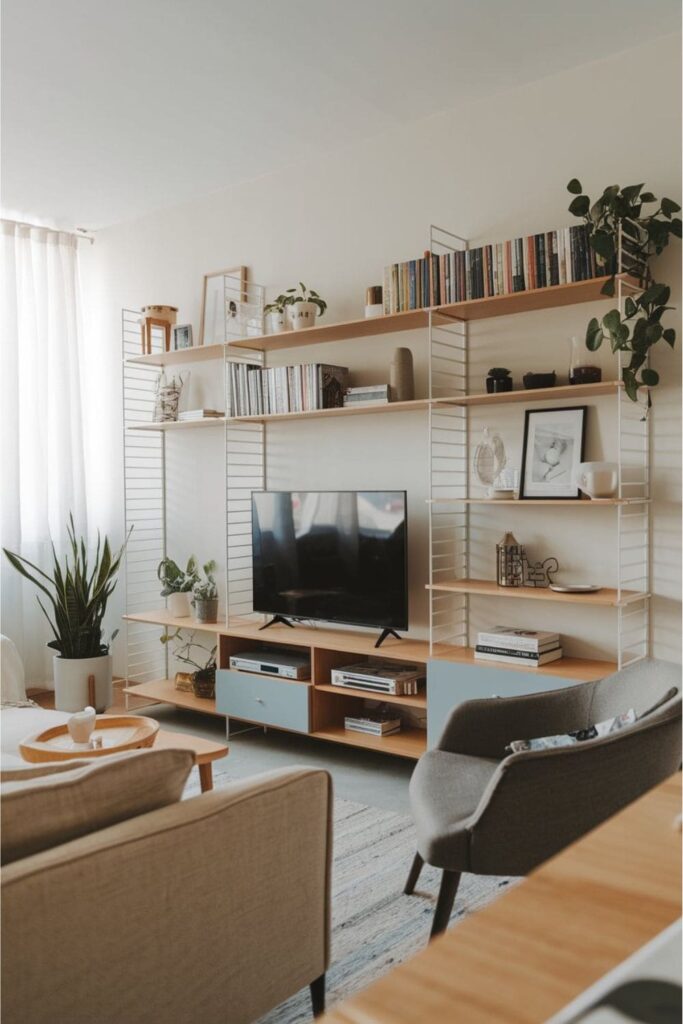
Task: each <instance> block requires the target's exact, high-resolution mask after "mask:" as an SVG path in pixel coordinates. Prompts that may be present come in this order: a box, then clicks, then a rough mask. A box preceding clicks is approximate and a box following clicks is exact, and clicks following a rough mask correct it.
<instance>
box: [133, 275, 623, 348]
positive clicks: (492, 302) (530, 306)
mask: <svg viewBox="0 0 683 1024" xmlns="http://www.w3.org/2000/svg"><path fill="white" fill-rule="evenodd" d="M606 280H607V278H605V277H596V278H592V279H591V280H590V281H575V282H572V283H571V284H560V285H552V286H550V287H548V288H536V289H534V290H531V291H525V292H515V293H514V294H512V295H496V296H492V297H490V298H487V299H469V300H467V301H465V302H456V303H453V304H450V305H446V306H436V307H432V308H431V310H430V309H429V308H425V309H411V310H407V311H405V312H403V313H390V314H387V315H384V316H378V317H371V318H368V319H365V318H363V319H362V320H347V321H344V322H342V323H327V324H320V325H319V326H315V327H308V328H305V329H304V330H299V331H285V332H283V333H282V334H262V335H259V336H258V337H254V338H239V339H235V340H233V341H229V342H227V343H226V344H218V345H197V346H195V347H193V348H189V349H180V350H178V351H177V352H153V353H152V354H151V355H139V356H133V357H132V358H129V359H128V360H127V362H129V363H141V364H143V365H152V366H171V365H175V364H182V363H190V362H199V361H204V360H206V359H221V358H222V357H223V355H224V349H225V348H226V347H227V348H228V350H230V349H232V348H238V349H241V350H244V349H247V350H252V351H257V352H275V351H278V350H280V349H291V348H301V347H304V346H308V345H317V344H319V343H321V342H327V341H350V340H351V339H354V338H356V339H361V338H369V337H374V336H377V335H380V334H393V333H396V332H399V331H412V330H416V329H418V328H420V327H425V326H426V325H427V323H428V320H429V314H430V312H431V313H432V315H433V316H434V317H437V318H438V317H442V318H443V319H444V320H452V319H457V320H484V319H487V318H489V317H497V316H510V315H512V314H514V313H528V312H533V311H535V310H539V309H552V308H553V307H558V306H568V305H574V304H575V303H579V302H595V301H598V300H605V296H603V295H601V294H600V290H601V288H602V286H603V284H604V283H605V281H606ZM622 280H624V281H625V283H626V284H629V285H630V284H632V283H633V284H634V285H635V282H631V281H630V279H628V278H626V276H625V275H624V276H623V277H622Z"/></svg>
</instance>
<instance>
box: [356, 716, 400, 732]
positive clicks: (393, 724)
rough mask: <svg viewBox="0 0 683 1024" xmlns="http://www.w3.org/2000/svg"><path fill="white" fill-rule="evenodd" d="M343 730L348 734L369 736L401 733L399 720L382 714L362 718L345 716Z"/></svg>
mask: <svg viewBox="0 0 683 1024" xmlns="http://www.w3.org/2000/svg"><path fill="white" fill-rule="evenodd" d="M344 728H345V729H347V730H348V732H364V733H367V734H368V735H369V736H391V735H392V733H395V732H400V731H401V719H400V718H396V717H394V718H390V717H389V716H388V715H385V714H382V713H380V714H372V715H368V716H363V717H361V716H351V715H347V716H346V718H345V719H344Z"/></svg>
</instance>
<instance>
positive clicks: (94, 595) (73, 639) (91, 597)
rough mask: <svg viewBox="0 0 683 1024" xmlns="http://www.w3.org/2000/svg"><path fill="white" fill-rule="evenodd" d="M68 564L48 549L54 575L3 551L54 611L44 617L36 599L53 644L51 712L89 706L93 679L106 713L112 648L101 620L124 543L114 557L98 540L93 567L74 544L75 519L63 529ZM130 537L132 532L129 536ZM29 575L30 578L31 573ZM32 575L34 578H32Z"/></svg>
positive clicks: (98, 704)
mask: <svg viewBox="0 0 683 1024" xmlns="http://www.w3.org/2000/svg"><path fill="white" fill-rule="evenodd" d="M67 534H68V538H69V545H70V548H71V559H69V555H67V556H66V557H65V559H64V564H63V565H60V563H59V560H58V558H57V554H56V552H55V549H54V545H53V546H52V556H53V566H52V575H48V574H47V573H45V572H43V570H42V569H39V568H38V566H37V565H34V564H33V563H32V562H29V561H28V559H27V558H24V557H22V556H21V555H16V554H13V553H12V552H11V551H8V550H7V548H3V550H4V552H5V555H6V556H7V558H8V559H9V561H10V563H11V564H12V565H13V566H14V568H15V569H16V570H17V572H18V573H21V575H22V576H24V577H25V578H26V579H27V580H29V581H30V582H31V583H33V584H34V585H35V586H36V587H38V589H39V590H42V592H43V593H44V594H45V595H46V597H47V598H48V600H49V602H50V604H51V605H52V610H51V613H50V612H48V610H47V609H46V607H45V605H44V604H43V602H42V601H41V599H40V597H39V596H38V595H36V598H37V601H38V604H39V605H40V607H41V609H42V611H43V614H44V615H45V618H46V619H47V621H48V622H49V623H50V627H51V629H52V632H53V633H54V640H51V641H50V642H49V643H48V647H51V648H53V650H55V651H56V652H57V653H56V654H55V656H54V658H53V665H54V682H55V709H56V710H57V711H71V712H74V711H82V710H83V708H84V707H86V705H87V704H88V703H89V700H90V698H89V692H88V680H89V677H90V676H94V679H95V709H96V710H97V711H104V710H105V708H107V707H109V705H110V704H111V702H112V689H111V681H112V658H111V654H110V653H109V648H110V645H111V642H112V641H113V640H114V638H115V636H116V634H117V633H118V630H117V629H116V630H114V632H113V633H112V635H111V637H110V638H109V640H105V639H104V638H103V636H102V620H103V618H104V613H105V611H106V610H107V601H108V600H109V598H110V596H111V594H112V592H113V590H114V587H115V586H116V580H117V574H118V571H119V566H120V564H121V559H122V557H123V553H124V551H125V548H126V543H127V541H128V538H126V541H125V542H124V543H123V544H122V546H121V548H120V549H119V551H118V552H117V553H116V554H112V551H111V547H110V545H109V541H108V539H107V538H106V537H105V538H104V544H102V543H101V542H100V535H99V533H98V535H97V549H96V551H95V558H94V561H93V563H92V565H91V564H89V562H88V555H87V551H86V547H85V541H84V540H83V538H79V539H77V538H76V530H75V527H74V520H73V516H72V515H70V516H69V524H68V526H67ZM128 536H129V537H130V531H129V533H128ZM29 569H31V570H33V572H29ZM34 573H35V574H36V575H34Z"/></svg>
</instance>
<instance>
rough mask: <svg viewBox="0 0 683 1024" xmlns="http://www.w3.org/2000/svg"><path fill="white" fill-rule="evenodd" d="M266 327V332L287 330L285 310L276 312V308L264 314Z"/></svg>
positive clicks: (275, 332) (280, 332)
mask: <svg viewBox="0 0 683 1024" xmlns="http://www.w3.org/2000/svg"><path fill="white" fill-rule="evenodd" d="M266 327H267V331H268V334H282V332H283V331H288V330H289V321H288V320H287V311H286V310H285V309H283V310H282V312H281V313H278V311H277V310H276V309H274V310H273V311H272V313H267V314H266Z"/></svg>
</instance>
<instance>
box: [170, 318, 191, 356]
mask: <svg viewBox="0 0 683 1024" xmlns="http://www.w3.org/2000/svg"><path fill="white" fill-rule="evenodd" d="M179 348H192V324H174V326H173V349H174V351H176V352H177V351H178V349H179Z"/></svg>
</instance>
